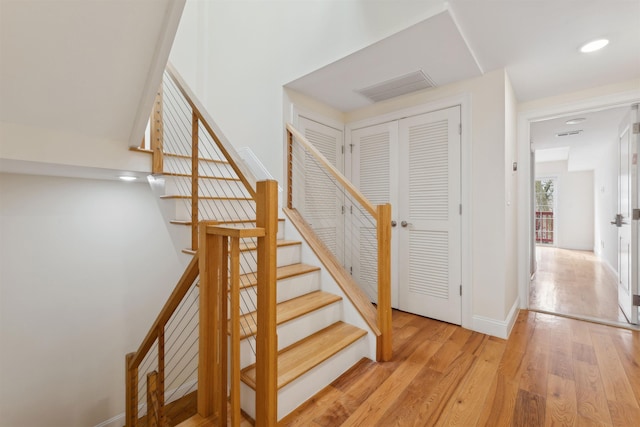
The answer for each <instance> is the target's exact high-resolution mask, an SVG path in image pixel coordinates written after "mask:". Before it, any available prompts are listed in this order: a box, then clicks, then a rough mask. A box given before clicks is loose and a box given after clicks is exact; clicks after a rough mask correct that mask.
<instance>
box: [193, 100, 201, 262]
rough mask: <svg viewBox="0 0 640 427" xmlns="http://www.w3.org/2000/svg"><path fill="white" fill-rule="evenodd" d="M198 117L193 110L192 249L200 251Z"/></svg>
mask: <svg viewBox="0 0 640 427" xmlns="http://www.w3.org/2000/svg"><path fill="white" fill-rule="evenodd" d="M198 138H199V136H198V115H197V113H196V111H195V109H194V110H193V113H192V114H191V249H193V250H194V251H195V250H197V249H198V198H199V196H200V194H199V193H200V192H199V191H198V174H199V169H200V168H199V165H198V158H199V151H198V150H199V148H198Z"/></svg>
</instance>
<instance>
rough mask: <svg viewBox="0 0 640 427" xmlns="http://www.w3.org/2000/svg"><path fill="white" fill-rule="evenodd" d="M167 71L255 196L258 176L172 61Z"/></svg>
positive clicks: (248, 189)
mask: <svg viewBox="0 0 640 427" xmlns="http://www.w3.org/2000/svg"><path fill="white" fill-rule="evenodd" d="M167 73H169V76H170V77H171V79H172V80H173V82H174V83H175V84H176V86H177V87H178V90H180V92H181V93H182V96H184V98H185V99H186V100H187V102H188V103H189V105H190V106H191V108H192V109H193V112H194V113H195V114H197V116H198V118H199V120H200V121H201V122H202V125H203V126H204V128H205V129H206V130H207V131H208V132H209V134H210V135H211V137H212V138H213V140H214V141H215V143H216V145H217V146H218V148H219V149H220V151H221V152H222V154H223V155H224V156H225V158H226V159H227V161H228V162H229V164H230V165H231V167H232V168H233V170H234V171H235V173H236V174H237V175H238V177H239V178H240V180H241V181H242V183H243V184H244V186H245V188H246V189H247V191H248V192H249V194H251V196H252V197H253V198H255V197H256V177H255V176H254V175H253V173H252V172H251V170H250V169H249V168H247V167H246V165H245V164H244V161H243V160H242V158H241V157H240V155H239V154H238V152H237V151H236V149H235V148H234V147H233V145H232V144H231V143H230V142H229V140H228V139H227V138H226V137H225V136H224V134H223V133H222V131H221V130H220V128H218V126H217V125H216V124H215V121H214V120H213V118H212V117H211V116H210V115H209V113H208V112H207V110H206V109H205V108H204V106H203V105H202V103H201V102H200V101H199V100H198V98H197V97H196V96H195V95H194V93H193V92H192V91H191V89H190V88H189V86H188V85H187V84H186V82H185V81H184V80H183V79H182V77H181V76H180V74H178V72H177V71H176V69H175V67H174V66H173V65H172V64H171V63H168V64H167Z"/></svg>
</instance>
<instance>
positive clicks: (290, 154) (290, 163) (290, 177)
mask: <svg viewBox="0 0 640 427" xmlns="http://www.w3.org/2000/svg"><path fill="white" fill-rule="evenodd" d="M287 208H289V209H293V134H292V133H291V131H290V130H289V129H287Z"/></svg>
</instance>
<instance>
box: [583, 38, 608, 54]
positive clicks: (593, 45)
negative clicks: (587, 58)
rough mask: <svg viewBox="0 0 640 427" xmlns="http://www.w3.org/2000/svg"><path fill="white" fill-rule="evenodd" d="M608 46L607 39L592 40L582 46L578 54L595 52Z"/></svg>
mask: <svg viewBox="0 0 640 427" xmlns="http://www.w3.org/2000/svg"><path fill="white" fill-rule="evenodd" d="M608 44H609V40H607V39H599V40H594V41H592V42H589V43H587V44H585V45H583V46H582V47H581V48H580V52H582V53H589V52H595V51H596V50H600V49H602V48H603V47H605V46H606V45H608Z"/></svg>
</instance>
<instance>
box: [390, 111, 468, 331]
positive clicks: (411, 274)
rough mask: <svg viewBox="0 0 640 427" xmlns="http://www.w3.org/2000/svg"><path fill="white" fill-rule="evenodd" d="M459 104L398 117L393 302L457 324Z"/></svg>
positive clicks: (458, 296)
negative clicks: (395, 295) (395, 286)
mask: <svg viewBox="0 0 640 427" xmlns="http://www.w3.org/2000/svg"><path fill="white" fill-rule="evenodd" d="M460 123H461V122H460V107H452V108H448V109H446V110H441V111H435V112H433V113H428V114H423V115H420V116H415V117H410V118H406V119H403V120H400V122H399V153H400V158H399V187H398V188H399V191H398V192H399V206H398V212H399V213H398V218H399V220H400V225H401V228H400V232H399V235H400V238H399V256H398V259H399V268H398V272H399V278H398V283H399V307H400V309H401V310H405V311H409V312H412V313H416V314H420V315H423V316H427V317H431V318H434V319H438V320H443V321H446V322H450V323H455V324H460V323H461V310H462V307H461V301H462V299H461V295H460V286H461V280H462V278H461V244H460V242H461V216H460V202H461V180H460V172H461V170H460V154H461V147H460V133H459V129H460Z"/></svg>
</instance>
